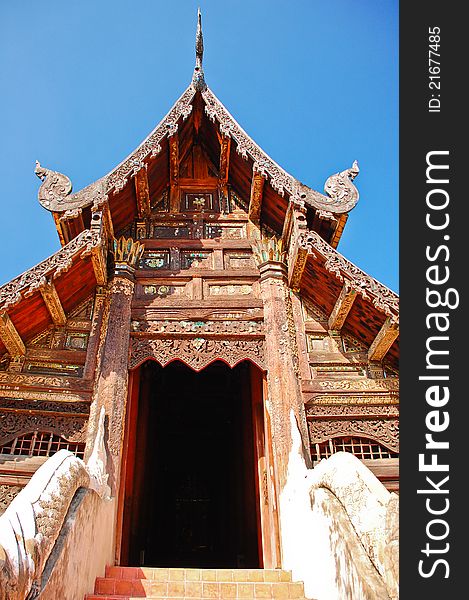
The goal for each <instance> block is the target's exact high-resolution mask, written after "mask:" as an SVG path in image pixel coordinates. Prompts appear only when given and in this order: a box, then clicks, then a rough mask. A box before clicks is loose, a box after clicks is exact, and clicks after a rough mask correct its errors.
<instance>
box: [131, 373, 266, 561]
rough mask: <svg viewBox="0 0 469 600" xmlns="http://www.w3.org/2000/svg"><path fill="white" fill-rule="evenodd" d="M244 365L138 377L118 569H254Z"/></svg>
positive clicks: (256, 557)
mask: <svg viewBox="0 0 469 600" xmlns="http://www.w3.org/2000/svg"><path fill="white" fill-rule="evenodd" d="M251 369H252V367H251V365H250V364H248V363H241V364H239V365H238V366H236V367H235V368H233V369H231V368H230V367H228V366H227V365H225V364H224V363H222V362H220V361H218V362H215V363H213V364H211V365H209V366H208V367H206V368H205V369H204V370H203V371H201V372H199V373H197V372H195V371H193V370H192V369H190V368H189V367H187V366H186V365H184V364H183V363H180V362H178V361H177V362H173V363H170V364H169V365H168V366H166V367H164V368H163V367H161V366H160V365H159V364H157V363H155V362H149V363H147V364H146V365H144V367H143V368H142V375H141V384H140V393H139V401H138V415H137V419H136V436H135V440H136V441H135V454H134V456H135V463H134V470H133V473H134V475H133V482H132V490H131V493H130V497H129V494H128V493H127V494H126V496H127V501H126V503H125V513H124V523H125V522H126V521H127V526H126V527H125V529H126V530H127V532H128V534H129V539H128V563H129V564H131V565H145V566H161V567H163V566H172V567H175V566H185V567H201V568H204V567H213V568H216V567H218V568H221V567H225V568H226V567H254V568H255V567H259V566H261V565H260V564H259V548H258V502H257V499H256V498H257V495H258V492H257V488H256V478H255V473H256V469H255V456H254V440H253V425H252V403H251V392H250V382H251V376H250V371H251Z"/></svg>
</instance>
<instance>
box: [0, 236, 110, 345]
mask: <svg viewBox="0 0 469 600" xmlns="http://www.w3.org/2000/svg"><path fill="white" fill-rule="evenodd" d="M103 244H104V242H103V240H102V238H101V236H100V235H99V234H98V233H97V232H92V231H89V230H85V231H84V232H82V233H81V234H79V235H78V236H77V237H76V238H75V239H74V240H73V241H72V242H70V243H69V244H67V245H66V246H64V247H63V248H60V250H58V251H57V252H56V253H55V254H53V255H52V256H50V257H49V258H47V259H45V260H44V261H42V262H41V263H39V264H38V265H36V266H35V267H32V268H31V269H29V270H28V271H26V272H25V273H23V274H22V275H20V276H18V277H16V278H15V279H13V280H12V281H10V282H8V283H6V284H5V285H3V286H2V287H0V312H5V313H6V314H7V315H8V317H9V319H10V320H11V322H12V324H13V326H14V328H15V329H16V331H17V333H18V335H19V336H20V338H21V340H22V341H23V342H24V343H27V342H28V341H29V340H30V339H32V338H33V337H34V336H36V335H37V334H39V333H41V332H42V331H44V330H45V329H47V327H49V326H51V325H53V324H54V320H53V318H52V315H51V309H50V307H48V306H47V303H46V300H45V299H44V296H43V294H42V293H41V288H42V287H43V286H44V285H45V284H46V282H49V285H50V284H52V285H53V286H54V289H55V293H56V294H57V298H56V301H58V302H59V303H60V305H61V306H62V308H63V311H64V312H65V313H69V312H71V311H72V310H73V309H74V308H75V307H76V306H77V305H78V304H79V303H80V302H82V301H83V300H85V299H86V298H87V297H89V296H90V295H91V294H92V293H93V291H94V290H95V288H96V285H97V280H96V275H95V268H94V266H93V253H95V252H103V253H104V249H103ZM5 352H7V348H6V347H5V344H4V343H3V342H2V340H1V339H0V355H2V354H4V353H5Z"/></svg>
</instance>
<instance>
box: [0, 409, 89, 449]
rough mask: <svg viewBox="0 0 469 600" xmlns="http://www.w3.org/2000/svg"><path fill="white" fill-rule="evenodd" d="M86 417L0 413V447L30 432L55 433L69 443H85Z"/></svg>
mask: <svg viewBox="0 0 469 600" xmlns="http://www.w3.org/2000/svg"><path fill="white" fill-rule="evenodd" d="M87 423H88V419H87V418H86V417H82V418H80V417H75V416H73V417H72V416H70V417H60V416H57V415H45V414H24V413H14V412H0V445H3V444H6V443H7V442H8V441H9V440H11V439H13V438H14V437H18V436H20V435H23V434H25V433H30V432H31V431H47V432H50V433H55V434H57V435H59V436H61V437H63V438H65V439H66V440H68V441H69V442H86V426H87Z"/></svg>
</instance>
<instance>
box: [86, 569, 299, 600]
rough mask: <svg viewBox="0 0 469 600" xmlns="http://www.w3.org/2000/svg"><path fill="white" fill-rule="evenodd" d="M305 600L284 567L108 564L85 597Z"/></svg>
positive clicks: (112, 599) (115, 599) (118, 599)
mask: <svg viewBox="0 0 469 600" xmlns="http://www.w3.org/2000/svg"><path fill="white" fill-rule="evenodd" d="M138 598H147V599H150V598H151V599H153V600H162V599H163V598H166V599H170V600H178V599H180V600H182V599H183V598H189V599H190V600H207V599H214V598H222V599H224V598H226V599H236V600H238V599H240V600H241V599H242V600H248V599H258V598H267V599H272V600H277V599H278V600H304V588H303V583H301V582H293V581H292V577H291V572H290V571H283V570H281V569H172V568H171V569H169V568H168V569H165V568H149V567H107V568H106V576H105V577H98V578H97V579H96V584H95V590H94V594H88V595H87V596H86V598H85V600H134V599H138Z"/></svg>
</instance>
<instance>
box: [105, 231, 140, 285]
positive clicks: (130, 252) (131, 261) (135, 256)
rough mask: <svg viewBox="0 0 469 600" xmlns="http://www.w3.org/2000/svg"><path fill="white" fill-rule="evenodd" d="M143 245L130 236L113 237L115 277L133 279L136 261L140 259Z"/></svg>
mask: <svg viewBox="0 0 469 600" xmlns="http://www.w3.org/2000/svg"><path fill="white" fill-rule="evenodd" d="M144 250H145V246H144V245H143V244H142V243H141V242H137V241H134V240H133V239H132V238H126V237H124V236H121V237H120V238H118V239H115V238H114V244H113V254H114V261H115V266H114V274H115V277H119V278H123V279H130V280H133V277H134V272H135V269H136V267H137V265H138V261H139V260H140V259H141V257H142V255H143V252H144Z"/></svg>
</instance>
